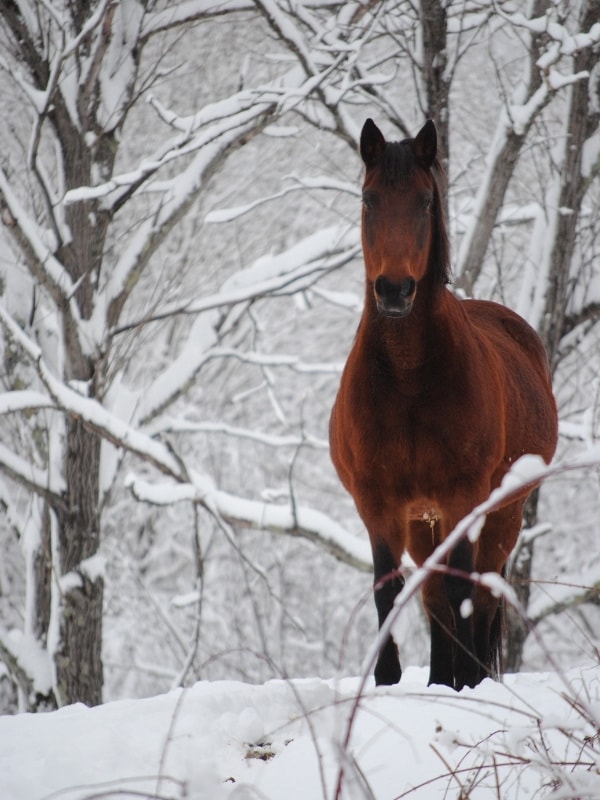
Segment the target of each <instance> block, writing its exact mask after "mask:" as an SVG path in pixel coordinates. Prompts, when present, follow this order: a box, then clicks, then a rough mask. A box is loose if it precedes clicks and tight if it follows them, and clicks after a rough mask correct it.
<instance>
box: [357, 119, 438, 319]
mask: <svg viewBox="0 0 600 800" xmlns="http://www.w3.org/2000/svg"><path fill="white" fill-rule="evenodd" d="M360 153H361V156H362V159H363V161H364V163H365V167H366V174H365V180H364V184H363V194H362V199H363V211H362V240H363V251H364V256H365V265H366V269H367V281H368V282H369V285H372V287H373V292H374V295H375V301H376V303H377V308H378V310H379V312H380V313H381V314H384V315H385V316H388V317H405V316H407V315H408V314H410V312H411V310H412V307H413V302H414V299H415V297H416V294H417V290H418V286H419V283H420V281H422V280H423V278H424V277H425V276H426V275H427V274H428V271H429V272H430V273H431V271H432V270H433V271H436V270H437V272H440V273H441V274H440V275H437V273H436V275H431V274H430V277H432V278H434V279H435V278H436V277H437V278H439V281H438V282H441V283H447V282H448V274H447V260H448V253H447V238H446V231H445V227H444V223H443V217H442V216H441V213H442V210H441V201H440V193H439V188H438V185H437V181H436V179H435V177H434V173H433V171H432V167H433V168H437V160H436V155H437V133H436V129H435V125H434V123H433V122H432V121H431V120H429V121H428V122H426V123H425V125H424V126H423V128H422V129H421V130H420V132H419V133H418V134H417V136H416V137H415V138H414V139H405V140H404V141H403V142H386V140H385V139H384V137H383V134H382V133H381V131H380V130H379V128H378V127H377V126H376V125H375V123H374V122H373V120H371V119H368V120H367V121H366V122H365V124H364V126H363V129H362V133H361V137H360ZM432 262H439V263H432ZM430 267H431V269H430Z"/></svg>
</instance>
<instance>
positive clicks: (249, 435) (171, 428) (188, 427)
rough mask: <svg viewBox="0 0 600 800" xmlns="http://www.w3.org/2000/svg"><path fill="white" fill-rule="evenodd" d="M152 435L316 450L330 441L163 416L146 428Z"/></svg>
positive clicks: (308, 435) (308, 436)
mask: <svg viewBox="0 0 600 800" xmlns="http://www.w3.org/2000/svg"><path fill="white" fill-rule="evenodd" d="M146 430H147V432H148V433H149V434H151V435H156V434H159V433H210V434H220V435H223V436H228V437H231V438H234V439H247V440H249V441H252V442H256V443H257V444H262V445H265V447H273V448H280V447H290V448H298V447H310V448H313V449H315V450H327V449H328V448H329V443H328V442H327V440H325V439H319V438H318V437H316V436H311V435H310V434H306V433H304V434H303V435H302V436H294V435H288V436H278V435H277V434H274V433H266V432H263V431H257V430H253V429H251V428H240V427H239V426H237V425H228V424H227V423H225V422H212V421H208V420H205V421H203V422H190V421H188V420H185V419H179V418H177V417H174V418H173V419H164V418H161V419H160V421H158V422H157V423H156V424H153V425H150V426H149V427H148V428H146Z"/></svg>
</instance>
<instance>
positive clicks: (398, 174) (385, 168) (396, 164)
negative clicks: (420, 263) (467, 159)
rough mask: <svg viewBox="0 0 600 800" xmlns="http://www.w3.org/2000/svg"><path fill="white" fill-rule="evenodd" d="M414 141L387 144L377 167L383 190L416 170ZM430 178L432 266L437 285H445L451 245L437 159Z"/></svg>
mask: <svg viewBox="0 0 600 800" xmlns="http://www.w3.org/2000/svg"><path fill="white" fill-rule="evenodd" d="M413 141H414V140H413V139H404V140H403V141H401V142H386V144H385V148H384V150H383V152H382V154H381V156H380V159H379V164H378V166H379V168H380V170H381V177H382V180H383V184H384V186H386V187H388V188H389V187H391V186H395V185H397V184H398V183H402V182H404V181H406V180H408V179H409V178H410V177H411V175H412V173H413V172H414V170H415V169H416V168H417V160H416V158H415V154H414V151H413V148H412V147H411V144H412V142H413ZM431 174H432V176H433V186H434V189H433V195H434V197H433V206H432V213H433V247H432V253H431V256H432V258H431V263H432V266H433V269H434V277H435V278H436V279H437V282H438V283H439V284H440V285H446V284H447V283H450V280H451V271H450V242H449V240H448V232H447V230H446V220H445V219H444V204H443V203H442V191H443V189H442V187H443V184H444V181H445V175H444V170H443V168H442V166H441V164H440V162H439V160H438V159H437V158H436V159H435V161H434V163H433V165H432V167H431Z"/></svg>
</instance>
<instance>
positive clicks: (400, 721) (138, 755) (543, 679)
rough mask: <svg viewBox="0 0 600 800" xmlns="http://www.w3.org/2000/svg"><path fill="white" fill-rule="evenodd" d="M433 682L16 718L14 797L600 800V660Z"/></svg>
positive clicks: (5, 771)
mask: <svg viewBox="0 0 600 800" xmlns="http://www.w3.org/2000/svg"><path fill="white" fill-rule="evenodd" d="M426 680H427V672H426V670H424V669H415V668H409V669H408V670H406V672H405V674H404V676H403V678H402V681H401V683H400V685H398V686H395V687H389V688H388V687H379V688H375V687H374V686H373V684H372V683H369V684H368V686H367V688H366V689H365V691H364V692H363V694H362V695H361V696H359V695H358V691H359V687H360V686H361V681H360V680H359V679H354V678H352V679H350V678H347V679H343V680H340V681H333V680H331V681H324V680H320V679H308V680H292V681H283V680H281V681H271V682H269V683H266V684H264V685H262V686H251V685H246V684H242V683H234V682H216V683H207V682H205V683H198V684H196V685H195V686H194V687H192V688H190V689H185V690H177V691H174V692H170V693H169V694H166V695H162V696H159V697H154V698H149V699H144V700H131V701H128V700H125V701H119V702H113V703H107V704H106V705H104V706H100V707H97V708H92V709H88V708H86V707H84V706H81V705H76V706H71V707H68V708H64V709H62V710H60V711H57V712H53V713H49V714H45V715H30V714H24V715H21V716H15V717H3V718H0V797H2V798H6V800H42V798H45V799H46V800H49V799H50V798H52V799H53V800H58V799H59V798H61V799H64V800H83V798H90V797H92V796H94V797H98V796H101V797H103V798H113V797H114V798H116V797H119V798H125V799H126V800H127V798H133V797H137V798H139V797H143V798H146V797H147V798H171V800H179V799H180V798H184V797H185V798H192V800H220V799H221V798H237V799H238V800H239V799H240V798H249V799H250V798H260V799H261V800H264V799H265V798H266V799H267V800H282V798H286V800H312V798H315V799H317V800H318V799H319V798H323V800H330V799H331V800H334V798H336V800H337V799H338V798H339V800H342V798H348V799H349V800H352V799H353V798H376V800H392V798H403V797H409V798H422V799H423V800H433V799H434V798H438V797H439V798H443V797H457V796H463V797H467V796H468V797H469V798H470V799H471V800H486V798H490V800H491V798H498V797H502V798H503V800H509V798H524V797H545V798H556V799H557V798H563V797H573V796H577V797H582V798H584V797H585V798H588V797H589V798H592V797H593V798H598V797H600V747H599V746H598V717H600V667H598V666H597V665H590V666H587V667H581V668H579V669H577V670H572V671H571V672H570V673H568V674H567V675H562V676H559V675H556V674H531V675H526V674H520V675H515V676H506V678H505V680H504V682H503V683H494V682H492V681H490V680H487V681H484V682H483V683H482V684H481V685H480V686H478V687H477V688H476V689H465V690H463V691H462V692H461V693H460V694H457V693H455V692H453V691H451V690H449V689H446V688H444V687H439V686H432V687H427V686H426ZM461 792H462V794H461Z"/></svg>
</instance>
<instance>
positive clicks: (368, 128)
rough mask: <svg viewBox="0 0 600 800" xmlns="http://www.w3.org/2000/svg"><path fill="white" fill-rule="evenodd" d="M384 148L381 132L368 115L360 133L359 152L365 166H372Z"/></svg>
mask: <svg viewBox="0 0 600 800" xmlns="http://www.w3.org/2000/svg"><path fill="white" fill-rule="evenodd" d="M384 150H385V139H384V138H383V133H382V132H381V131H380V130H379V128H378V127H377V125H375V123H374V122H373V120H372V119H371V118H370V117H369V119H368V120H367V121H366V122H365V124H364V125H363V129H362V132H361V134H360V154H361V156H362V160H363V161H364V162H365V167H367V169H369V168H370V167H373V166H374V165H375V164H376V162H377V161H378V160H379V158H380V156H381V154H382V153H383V151H384Z"/></svg>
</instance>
